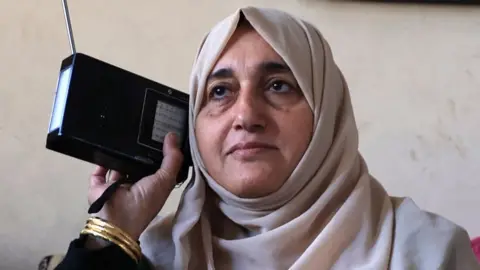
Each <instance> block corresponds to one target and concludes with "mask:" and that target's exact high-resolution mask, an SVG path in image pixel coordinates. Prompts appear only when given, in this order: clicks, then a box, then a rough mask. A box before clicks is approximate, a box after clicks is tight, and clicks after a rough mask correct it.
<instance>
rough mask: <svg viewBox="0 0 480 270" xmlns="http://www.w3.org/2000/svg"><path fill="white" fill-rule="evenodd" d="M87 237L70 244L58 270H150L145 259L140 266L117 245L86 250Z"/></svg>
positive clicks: (81, 237)
mask: <svg viewBox="0 0 480 270" xmlns="http://www.w3.org/2000/svg"><path fill="white" fill-rule="evenodd" d="M86 240H87V236H84V235H82V236H80V237H79V238H78V239H75V240H73V241H72V242H71V243H70V246H69V248H68V251H67V254H66V255H65V258H64V259H63V260H62V262H61V263H60V264H59V265H58V266H57V267H56V268H55V269H56V270H87V269H88V270H100V269H102V270H110V269H111V270H114V269H115V270H116V269H121V270H150V269H151V268H150V267H149V266H148V264H147V263H146V261H145V260H144V259H142V260H141V262H140V263H139V264H137V263H136V262H135V260H133V259H132V258H131V257H130V256H128V254H127V253H125V252H124V251H123V250H122V249H121V248H120V247H118V246H117V245H115V244H111V245H109V246H108V247H105V248H102V249H98V250H90V249H86V248H85V242H86Z"/></svg>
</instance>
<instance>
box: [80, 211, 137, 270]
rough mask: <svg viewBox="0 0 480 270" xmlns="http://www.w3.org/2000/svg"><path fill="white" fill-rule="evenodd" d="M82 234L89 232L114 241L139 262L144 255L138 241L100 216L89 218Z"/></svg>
mask: <svg viewBox="0 0 480 270" xmlns="http://www.w3.org/2000/svg"><path fill="white" fill-rule="evenodd" d="M80 234H89V235H92V236H95V237H99V238H102V239H104V240H106V241H108V242H111V243H114V244H115V245H117V246H119V247H120V248H121V249H122V250H123V251H125V253H127V254H128V255H129V256H130V257H132V258H133V259H134V260H135V261H136V262H137V263H138V262H139V261H140V259H141V257H142V252H141V249H140V245H139V244H138V242H136V241H135V240H133V239H132V238H131V237H130V236H129V235H128V234H127V233H125V232H124V231H123V230H121V229H120V228H118V227H116V226H114V225H112V224H110V223H108V222H106V221H104V220H102V219H100V218H97V217H91V218H89V219H88V220H87V222H86V225H85V228H84V229H83V230H82V231H81V232H80Z"/></svg>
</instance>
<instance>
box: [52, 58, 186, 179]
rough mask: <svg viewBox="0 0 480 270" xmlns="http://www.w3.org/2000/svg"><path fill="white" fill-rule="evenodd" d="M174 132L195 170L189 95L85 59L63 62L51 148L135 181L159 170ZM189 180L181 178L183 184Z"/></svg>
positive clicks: (53, 112) (53, 117)
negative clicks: (168, 137) (168, 138)
mask: <svg viewBox="0 0 480 270" xmlns="http://www.w3.org/2000/svg"><path fill="white" fill-rule="evenodd" d="M170 131H173V132H175V133H176V134H177V135H178V138H179V139H180V145H181V149H182V150H183V153H184V155H186V156H187V157H186V158H185V162H184V168H183V169H182V172H183V173H188V166H190V164H191V158H189V155H190V149H189V144H188V136H187V135H188V94H186V93H183V92H181V91H178V90H175V89H172V88H170V87H167V86H165V85H163V84H160V83H156V82H154V81H151V80H148V79H146V78H143V77H141V76H138V75H136V74H133V73H131V72H129V71H126V70H123V69H121V68H118V67H115V66H113V65H110V64H108V63H105V62H103V61H100V60H98V59H95V58H92V57H90V56H87V55H85V54H81V53H75V54H73V55H71V56H69V57H68V58H66V59H65V60H63V62H62V65H61V69H60V76H59V79H58V84H57V92H56V95H55V101H54V106H53V111H52V115H51V120H50V127H49V133H48V136H47V144H46V147H47V148H48V149H51V150H54V151H57V152H60V153H63V154H66V155H69V156H72V157H75V158H78V159H81V160H84V161H88V162H92V163H95V164H98V165H102V166H104V167H106V168H108V169H112V170H117V171H119V172H121V173H123V174H124V175H126V176H128V178H129V179H131V180H133V181H135V179H137V180H138V179H140V178H141V177H143V176H146V175H148V174H152V173H154V172H155V171H156V170H158V169H159V167H160V164H161V162H162V159H163V153H162V142H163V139H164V136H165V135H166V133H168V132H170ZM185 177H186V176H185V175H179V181H181V179H184V178H185Z"/></svg>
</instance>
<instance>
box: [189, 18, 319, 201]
mask: <svg viewBox="0 0 480 270" xmlns="http://www.w3.org/2000/svg"><path fill="white" fill-rule="evenodd" d="M195 132H196V137H197V142H198V147H199V151H200V154H201V157H202V159H203V162H204V164H205V166H206V169H207V171H208V173H209V174H210V175H211V176H212V177H213V179H214V180H215V181H216V182H217V183H218V184H220V185H221V186H223V187H224V188H225V189H227V190H228V191H230V192H231V193H233V194H235V195H237V196H239V197H244V198H253V197H260V196H265V195H268V194H270V193H272V192H275V191H276V190H277V189H279V188H280V187H281V186H282V184H283V183H284V182H285V181H286V180H287V178H288V177H289V176H290V174H291V173H292V171H293V170H294V169H295V166H296V165H297V164H298V162H299V161H300V159H301V157H302V155H303V153H304V152H305V150H306V149H307V147H308V144H309V142H310V139H311V136H312V132H313V114H312V111H311V109H310V107H309V105H308V103H307V101H306V100H305V98H304V96H303V93H302V91H301V90H300V89H299V87H298V84H297V82H296V80H295V78H294V76H293V74H292V72H291V71H290V69H289V67H288V66H287V65H286V64H285V62H284V61H283V60H282V58H281V57H280V56H279V55H278V54H277V53H276V52H275V51H274V50H273V49H272V48H271V47H270V45H268V44H267V43H266V42H265V41H264V40H263V39H262V38H261V37H260V35H259V34H257V32H255V31H254V30H253V29H252V28H251V27H246V26H242V27H239V28H238V30H237V31H236V33H235V34H234V36H233V37H232V38H231V39H230V41H229V43H228V45H227V47H226V49H225V50H224V52H223V54H222V55H221V57H220V58H219V60H218V62H217V63H216V65H215V66H214V68H213V70H212V72H211V73H210V76H209V78H208V80H207V83H206V89H205V96H204V102H203V104H202V108H201V110H200V112H199V115H198V117H197V121H196V131H195Z"/></svg>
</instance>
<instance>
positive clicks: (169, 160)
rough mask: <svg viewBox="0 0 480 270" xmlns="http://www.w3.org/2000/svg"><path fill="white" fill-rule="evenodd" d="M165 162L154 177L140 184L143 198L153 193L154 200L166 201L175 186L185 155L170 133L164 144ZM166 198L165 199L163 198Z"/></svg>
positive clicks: (173, 135) (147, 178)
mask: <svg viewBox="0 0 480 270" xmlns="http://www.w3.org/2000/svg"><path fill="white" fill-rule="evenodd" d="M163 155H164V158H163V161H162V165H161V167H160V169H158V170H157V172H156V173H155V174H153V175H150V176H148V177H146V178H144V179H142V180H140V181H139V182H137V183H136V185H135V186H138V189H139V192H141V193H142V194H141V196H144V197H145V196H146V193H149V192H151V193H153V194H151V196H152V197H153V198H159V199H162V200H163V199H166V197H168V194H170V191H171V190H172V189H173V187H174V186H175V180H176V179H177V175H178V172H179V170H180V168H181V167H182V162H183V154H182V152H181V151H180V149H179V148H178V139H177V137H176V135H175V134H174V133H169V134H168V135H167V136H166V137H165V140H164V143H163ZM163 197H165V198H163Z"/></svg>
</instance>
